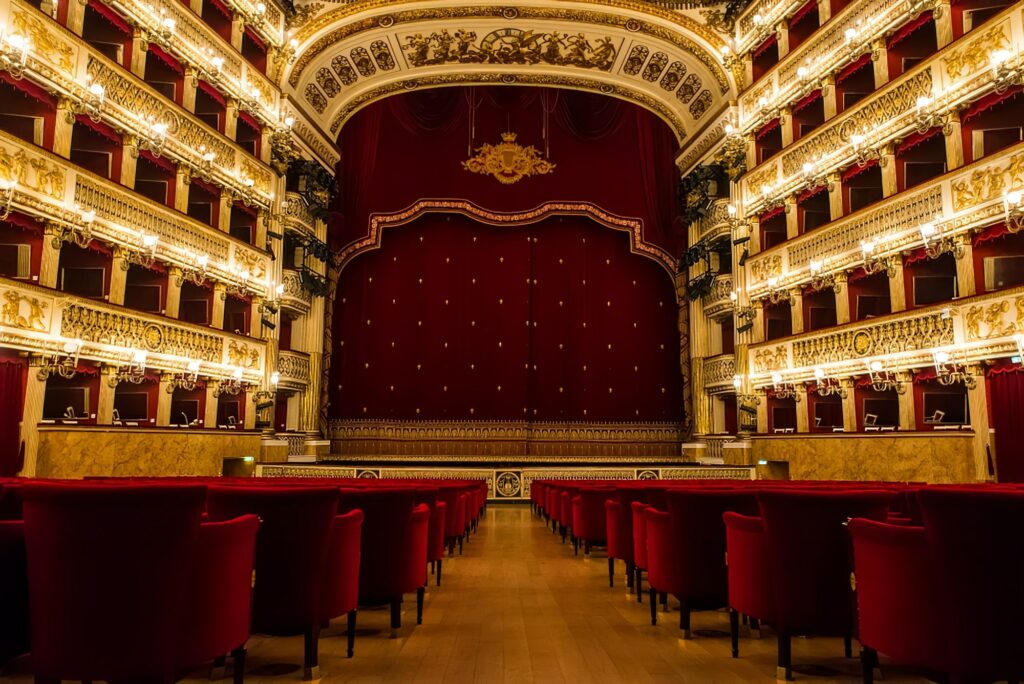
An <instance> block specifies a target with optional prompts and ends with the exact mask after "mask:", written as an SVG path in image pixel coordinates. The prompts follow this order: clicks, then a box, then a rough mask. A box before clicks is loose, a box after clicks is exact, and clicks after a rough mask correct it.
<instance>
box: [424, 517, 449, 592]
mask: <svg viewBox="0 0 1024 684" xmlns="http://www.w3.org/2000/svg"><path fill="white" fill-rule="evenodd" d="M447 515H448V505H447V504H446V503H445V502H444V501H440V500H439V501H438V502H437V503H436V504H434V506H433V508H431V509H430V523H429V526H430V530H429V533H428V535H427V562H428V563H430V571H431V572H432V573H434V577H435V579H436V581H437V586H441V565H442V564H443V563H444V552H445V544H444V526H445V516H447Z"/></svg>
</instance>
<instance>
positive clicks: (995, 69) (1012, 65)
mask: <svg viewBox="0 0 1024 684" xmlns="http://www.w3.org/2000/svg"><path fill="white" fill-rule="evenodd" d="M989 62H990V63H991V65H992V73H993V75H994V76H995V79H994V81H995V88H994V89H995V91H996V92H997V93H999V94H1002V93H1005V92H1006V91H1007V90H1009V89H1010V88H1012V87H1014V86H1017V85H1021V83H1022V82H1024V67H1022V66H1021V62H1020V56H1019V55H1014V54H1013V53H1012V52H1010V51H1009V50H1007V49H1006V48H1001V49H999V50H993V51H992V53H991V54H990V55H989Z"/></svg>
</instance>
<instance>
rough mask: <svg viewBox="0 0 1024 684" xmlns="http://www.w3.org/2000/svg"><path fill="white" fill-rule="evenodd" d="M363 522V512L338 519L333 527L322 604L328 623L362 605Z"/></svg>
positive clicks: (348, 514)
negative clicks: (360, 561)
mask: <svg viewBox="0 0 1024 684" xmlns="http://www.w3.org/2000/svg"><path fill="white" fill-rule="evenodd" d="M363 518H364V516H363V512H362V511H360V510H359V509H355V510H351V511H349V512H348V513H345V514H343V515H338V516H335V517H334V523H333V524H332V525H331V543H330V547H329V551H328V553H327V563H326V564H325V566H324V589H323V599H322V602H321V605H322V606H323V620H325V621H327V620H333V619H334V618H336V617H338V616H339V615H345V614H346V613H348V612H349V611H350V610H355V609H356V606H357V605H358V604H359V559H360V552H361V548H362V539H363Z"/></svg>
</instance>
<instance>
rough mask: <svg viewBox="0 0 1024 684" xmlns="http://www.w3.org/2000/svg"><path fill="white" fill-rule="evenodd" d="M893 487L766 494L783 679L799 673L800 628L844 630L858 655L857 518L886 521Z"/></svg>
mask: <svg viewBox="0 0 1024 684" xmlns="http://www.w3.org/2000/svg"><path fill="white" fill-rule="evenodd" d="M893 494H894V492H892V491H857V490H849V489H843V490H829V491H800V490H796V491H793V490H788V491H781V490H780V491H772V490H762V491H761V492H759V494H758V501H759V503H760V505H761V517H762V518H763V519H764V530H765V537H766V539H767V542H768V571H769V575H770V577H771V583H772V585H771V586H772V595H773V596H774V599H775V621H774V626H775V629H776V631H777V633H778V640H779V653H778V656H779V657H778V671H777V672H776V676H777V677H778V678H779V679H783V678H785V679H789V678H790V677H791V676H792V657H791V652H790V640H791V638H792V635H794V634H805V635H811V634H820V635H836V636H842V637H843V638H844V640H845V643H846V655H847V657H851V656H852V638H853V632H854V613H853V606H854V601H853V596H852V595H851V593H850V592H851V590H850V572H851V570H852V569H853V562H852V558H851V557H850V540H849V536H848V534H847V532H846V528H845V527H844V526H843V523H844V522H846V521H847V520H848V519H850V518H868V519H870V520H877V521H884V520H885V519H886V517H887V516H888V513H889V503H890V501H891V500H892V497H893Z"/></svg>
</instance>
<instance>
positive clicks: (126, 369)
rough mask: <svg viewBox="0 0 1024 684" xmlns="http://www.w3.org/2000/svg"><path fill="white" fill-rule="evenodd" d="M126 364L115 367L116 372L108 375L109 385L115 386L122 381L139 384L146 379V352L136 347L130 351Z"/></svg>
mask: <svg viewBox="0 0 1024 684" xmlns="http://www.w3.org/2000/svg"><path fill="white" fill-rule="evenodd" d="M130 354H131V355H130V356H129V358H128V363H127V365H120V366H118V367H117V373H115V374H114V375H112V376H110V380H109V383H110V386H111V387H117V386H118V385H119V384H120V383H122V382H129V383H131V384H133V385H139V384H141V383H142V381H143V380H145V379H146V356H147V354H146V352H145V351H143V350H141V349H136V350H135V351H132V352H130Z"/></svg>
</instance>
